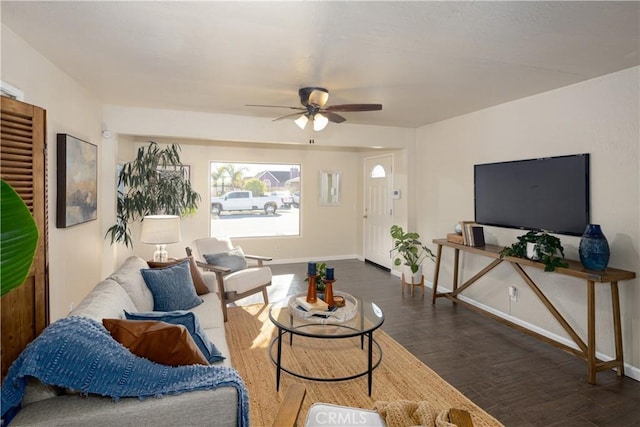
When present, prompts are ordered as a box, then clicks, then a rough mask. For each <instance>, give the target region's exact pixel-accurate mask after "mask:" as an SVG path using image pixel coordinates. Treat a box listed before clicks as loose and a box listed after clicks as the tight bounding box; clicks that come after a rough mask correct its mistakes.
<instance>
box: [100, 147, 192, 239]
mask: <svg viewBox="0 0 640 427" xmlns="http://www.w3.org/2000/svg"><path fill="white" fill-rule="evenodd" d="M179 151H180V146H178V145H176V144H172V145H170V146H167V147H164V148H161V147H159V146H158V144H156V143H155V142H153V141H151V142H150V143H149V145H148V146H144V147H140V148H139V149H138V152H137V155H136V158H135V159H134V160H132V161H130V162H128V163H125V164H124V166H123V167H122V170H121V171H120V174H119V175H118V187H122V188H124V190H118V204H117V211H116V223H115V224H114V225H112V226H111V227H110V228H109V229H108V230H107V233H106V235H105V238H106V237H107V236H109V237H110V238H111V243H112V244H113V243H114V242H120V243H124V244H125V245H126V246H129V245H131V246H133V242H132V241H131V229H130V224H131V223H133V222H135V221H138V220H142V219H143V218H144V217H145V216H146V215H158V214H165V215H178V216H184V215H188V214H191V213H193V212H195V210H196V209H197V207H198V203H199V202H200V200H201V197H200V195H199V194H198V193H196V192H195V191H193V189H192V188H191V183H190V182H189V178H188V177H187V176H186V175H185V173H184V171H183V168H182V162H181V161H180V154H179Z"/></svg>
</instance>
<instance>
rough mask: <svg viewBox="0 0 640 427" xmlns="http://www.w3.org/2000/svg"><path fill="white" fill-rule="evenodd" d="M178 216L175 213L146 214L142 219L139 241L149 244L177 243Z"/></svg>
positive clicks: (178, 237)
mask: <svg viewBox="0 0 640 427" xmlns="http://www.w3.org/2000/svg"><path fill="white" fill-rule="evenodd" d="M181 238H182V237H181V236H180V217H179V216H177V215H147V216H145V217H144V219H143V221H142V233H141V236H140V241H141V242H142V243H148V244H150V245H165V244H168V243H178V242H179V241H180V239H181Z"/></svg>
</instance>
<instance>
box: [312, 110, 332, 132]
mask: <svg viewBox="0 0 640 427" xmlns="http://www.w3.org/2000/svg"><path fill="white" fill-rule="evenodd" d="M328 123H329V119H328V118H326V117H325V116H323V115H322V114H320V113H317V114H316V115H315V116H313V130H314V131H316V132H318V131H321V130H322V129H324V128H325V127H327V124H328Z"/></svg>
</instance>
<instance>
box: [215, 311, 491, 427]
mask: <svg viewBox="0 0 640 427" xmlns="http://www.w3.org/2000/svg"><path fill="white" fill-rule="evenodd" d="M269 308H270V306H265V305H263V304H256V305H251V306H246V307H233V308H230V309H229V321H228V322H226V323H225V330H226V335H227V342H228V344H229V351H230V352H231V360H232V362H233V366H234V367H235V368H236V369H237V370H238V371H239V372H240V375H241V376H242V378H243V379H244V381H245V383H246V385H247V388H248V390H249V398H250V410H251V425H252V426H270V425H271V424H272V422H273V420H274V418H275V415H276V412H277V411H278V407H279V405H280V403H281V402H282V400H283V398H284V394H285V392H286V390H287V387H288V386H289V385H290V384H292V383H294V382H297V383H302V384H304V385H305V387H306V389H307V395H306V397H305V399H304V402H303V405H302V409H301V411H300V418H299V423H300V424H301V423H302V420H304V418H305V416H306V414H307V411H308V410H309V407H310V406H311V404H312V403H314V402H324V403H333V404H336V405H346V406H353V407H358V408H365V409H371V408H373V404H374V402H376V401H394V400H398V399H405V400H415V401H427V402H428V403H429V404H430V405H431V406H432V407H433V408H434V409H435V410H437V411H441V410H446V409H449V408H460V409H466V410H467V411H469V412H470V413H471V417H472V419H473V423H474V426H501V425H502V424H500V423H499V422H498V421H497V420H496V419H494V418H493V417H491V416H490V415H489V414H487V413H486V412H485V411H483V410H482V409H480V408H479V407H478V406H476V405H475V404H474V403H473V402H472V401H470V400H469V399H467V398H466V397H465V396H464V395H463V394H462V393H460V392H459V391H458V390H456V389H455V388H454V387H452V386H451V385H449V384H448V383H447V382H446V381H444V380H443V379H442V378H440V377H439V376H438V375H437V374H436V373H435V372H433V371H432V370H431V369H429V368H428V367H427V366H426V365H425V364H423V363H422V362H421V361H420V360H418V359H417V358H415V357H414V356H413V355H412V354H411V353H409V352H408V351H407V350H405V348H404V347H402V346H401V345H400V344H398V343H397V342H396V341H394V340H393V339H392V338H391V337H389V336H388V335H387V334H386V333H384V332H383V331H382V330H377V331H375V332H374V338H375V340H376V341H377V342H378V343H379V344H380V347H381V349H382V353H383V356H382V362H381V363H380V366H378V368H377V369H376V370H375V371H374V372H373V390H372V394H371V396H368V393H367V377H366V375H365V376H363V377H360V378H357V379H353V380H348V381H340V382H319V381H308V380H303V379H300V378H297V377H294V376H292V375H289V374H287V373H286V372H282V374H281V377H280V391H278V392H276V374H275V366H274V364H273V362H272V361H271V359H270V357H269V353H268V351H269V345H270V343H271V340H272V339H273V337H274V336H275V335H276V334H277V328H276V327H275V326H274V325H273V323H271V321H270V320H269ZM285 343H286V345H285ZM282 347H283V350H282V354H283V356H282V357H283V366H285V367H287V368H289V369H292V370H294V371H295V372H301V373H304V374H306V375H307V376H326V377H344V376H349V375H352V374H355V373H357V372H362V371H364V370H366V363H367V355H366V350H365V351H363V350H361V349H360V339H339V340H320V339H309V338H304V337H298V336H296V337H295V338H294V341H293V346H289V345H288V338H287V339H286V340H285V342H284V343H283V346H282ZM374 348H375V347H374ZM365 349H366V343H365ZM273 350H274V354H275V350H276V348H275V347H274V349H273ZM376 359H377V352H375V353H374V360H376Z"/></svg>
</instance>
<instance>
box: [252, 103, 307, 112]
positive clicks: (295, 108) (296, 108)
mask: <svg viewBox="0 0 640 427" xmlns="http://www.w3.org/2000/svg"><path fill="white" fill-rule="evenodd" d="M245 107H270V108H288V109H290V110H300V111H306V110H307V109H306V108H302V107H290V106H288V105H264V104H245Z"/></svg>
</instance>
